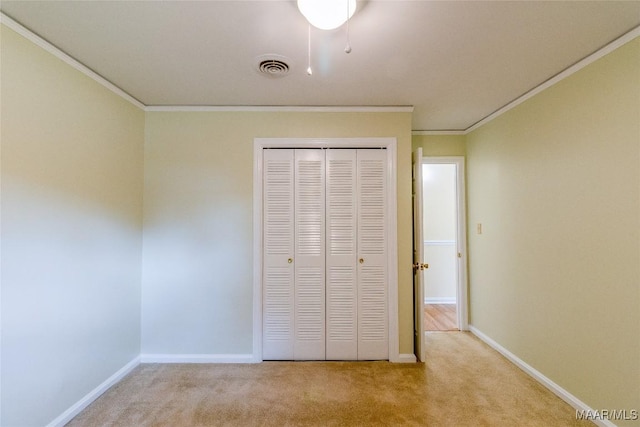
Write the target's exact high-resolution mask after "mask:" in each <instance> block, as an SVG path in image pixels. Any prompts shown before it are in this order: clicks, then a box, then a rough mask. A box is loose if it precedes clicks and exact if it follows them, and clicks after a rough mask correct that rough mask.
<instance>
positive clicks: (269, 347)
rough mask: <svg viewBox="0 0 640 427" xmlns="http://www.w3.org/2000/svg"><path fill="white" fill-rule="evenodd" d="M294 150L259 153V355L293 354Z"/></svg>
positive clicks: (273, 357)
mask: <svg viewBox="0 0 640 427" xmlns="http://www.w3.org/2000/svg"><path fill="white" fill-rule="evenodd" d="M293 158H294V150H265V151H264V153H263V174H264V178H263V187H264V188H263V198H264V200H263V212H264V213H263V215H264V236H263V247H264V250H263V257H264V266H263V277H262V286H263V302H262V307H263V308H262V309H263V316H262V322H263V324H262V357H263V358H264V359H266V360H291V359H293V357H294V354H293V348H294V311H293V309H294V268H293V256H294V239H293V237H294V191H293V184H294V161H293Z"/></svg>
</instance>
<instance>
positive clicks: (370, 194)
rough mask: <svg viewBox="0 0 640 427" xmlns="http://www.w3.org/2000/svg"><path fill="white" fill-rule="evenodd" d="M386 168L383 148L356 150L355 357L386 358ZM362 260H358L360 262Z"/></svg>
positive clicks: (387, 353) (361, 358)
mask: <svg viewBox="0 0 640 427" xmlns="http://www.w3.org/2000/svg"><path fill="white" fill-rule="evenodd" d="M386 174H387V169H386V152H385V151H384V150H358V157H357V201H358V202H357V212H358V218H357V222H358V227H357V229H358V234H357V235H358V359H360V360H377V359H388V357H389V345H388V328H387V323H388V314H387V313H388V312H387V266H386V251H387V245H386V239H387V235H386V227H385V224H386V206H387V200H386V197H387V191H386V182H387V177H386ZM360 260H362V262H360Z"/></svg>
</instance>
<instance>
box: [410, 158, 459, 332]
mask: <svg viewBox="0 0 640 427" xmlns="http://www.w3.org/2000/svg"><path fill="white" fill-rule="evenodd" d="M422 164H455V165H456V187H457V191H456V193H457V200H456V205H457V206H456V208H457V213H458V218H457V232H456V234H457V235H456V238H457V239H456V242H457V245H458V248H457V250H458V254H459V256H458V283H457V289H456V311H457V314H458V329H460V330H461V331H468V330H469V314H468V308H467V307H468V286H467V219H466V217H467V208H466V203H465V200H466V195H465V169H464V166H465V165H464V157H462V156H455V157H423V158H422ZM420 221H422V218H420ZM418 304H422V312H424V301H420V302H418Z"/></svg>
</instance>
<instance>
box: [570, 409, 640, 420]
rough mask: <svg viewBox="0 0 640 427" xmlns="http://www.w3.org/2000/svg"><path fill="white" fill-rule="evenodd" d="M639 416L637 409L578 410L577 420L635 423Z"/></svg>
mask: <svg viewBox="0 0 640 427" xmlns="http://www.w3.org/2000/svg"><path fill="white" fill-rule="evenodd" d="M639 416H640V413H639V412H638V410H637V409H576V420H589V421H635V420H637V419H638V417H639Z"/></svg>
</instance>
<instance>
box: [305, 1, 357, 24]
mask: <svg viewBox="0 0 640 427" xmlns="http://www.w3.org/2000/svg"><path fill="white" fill-rule="evenodd" d="M298 9H300V12H301V13H302V14H303V15H304V17H305V18H307V21H309V23H310V24H311V25H313V26H314V27H316V28H320V29H321V30H333V29H334V28H338V27H339V26H340V25H342V24H344V23H345V22H347V19H349V18H351V17H352V16H353V13H354V12H355V11H356V0H298ZM347 9H348V10H349V14H348V15H347Z"/></svg>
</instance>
